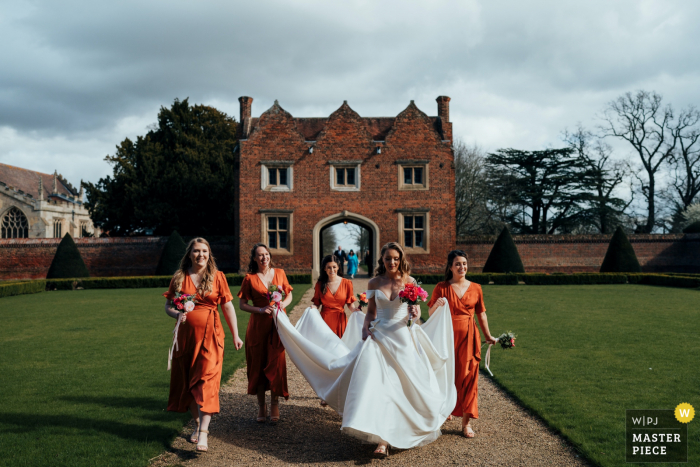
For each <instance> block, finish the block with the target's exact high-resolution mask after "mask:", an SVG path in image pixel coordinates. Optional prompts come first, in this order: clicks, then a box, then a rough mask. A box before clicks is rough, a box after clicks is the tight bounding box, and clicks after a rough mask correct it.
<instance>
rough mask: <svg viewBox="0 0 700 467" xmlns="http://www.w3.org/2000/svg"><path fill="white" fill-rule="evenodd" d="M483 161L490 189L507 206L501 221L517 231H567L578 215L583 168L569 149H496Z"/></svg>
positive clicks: (545, 232)
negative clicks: (485, 164)
mask: <svg viewBox="0 0 700 467" xmlns="http://www.w3.org/2000/svg"><path fill="white" fill-rule="evenodd" d="M486 162H487V172H488V183H489V185H490V187H491V190H493V192H494V193H497V194H500V196H502V197H503V199H504V200H505V201H506V203H505V204H506V205H509V206H510V208H509V209H508V210H507V212H506V213H505V219H504V220H505V221H507V223H509V224H510V225H512V226H513V227H514V228H515V229H517V230H518V231H519V232H522V233H525V234H552V233H555V232H556V231H562V230H563V231H567V230H570V229H571V228H572V226H573V225H575V224H576V222H577V221H578V219H579V218H580V216H581V210H582V207H581V204H582V202H583V201H584V198H583V197H582V195H581V188H582V175H583V172H584V170H585V167H584V165H583V163H582V161H580V160H579V159H578V158H577V157H576V155H575V154H574V151H573V150H572V149H571V148H561V149H545V150H543V151H522V150H519V149H499V150H498V151H496V152H495V153H491V154H489V155H488V156H487V158H486ZM514 208H515V209H514Z"/></svg>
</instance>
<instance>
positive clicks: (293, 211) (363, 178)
mask: <svg viewBox="0 0 700 467" xmlns="http://www.w3.org/2000/svg"><path fill="white" fill-rule="evenodd" d="M239 101H240V124H239V128H240V130H239V131H240V134H239V140H240V143H239V146H238V147H237V150H236V164H237V169H238V170H237V173H236V178H237V179H236V180H235V184H236V186H237V187H238V193H237V197H236V198H237V202H238V205H237V206H236V218H237V220H238V222H236V228H237V231H236V232H235V237H237V238H238V239H239V240H238V245H237V247H236V249H235V252H234V254H235V255H236V257H237V258H238V264H239V265H240V270H241V271H245V270H246V269H247V264H248V259H249V252H250V248H251V246H252V245H253V244H255V243H257V242H264V243H266V244H268V245H269V246H270V248H271V250H272V254H273V258H274V263H275V264H277V265H278V266H280V267H282V268H284V269H285V270H288V271H290V272H308V271H309V270H312V271H313V275H314V277H316V276H317V275H318V272H319V268H320V261H321V254H322V253H321V252H322V248H323V245H322V244H321V243H322V240H321V238H322V231H323V230H324V229H325V228H328V227H330V226H332V225H334V224H338V223H341V222H345V223H348V222H349V223H353V224H357V225H359V226H361V227H364V228H366V229H368V230H369V232H370V237H371V239H370V245H371V248H370V254H371V255H372V258H375V259H376V258H377V257H378V253H379V249H380V248H381V245H383V244H384V243H386V242H389V241H398V242H400V243H401V244H402V245H404V247H406V251H407V253H408V255H409V259H410V262H411V265H412V267H413V270H414V271H416V272H424V273H428V272H439V271H441V270H442V268H443V267H444V261H445V258H446V255H447V253H448V252H449V250H451V249H452V247H453V246H454V245H455V200H454V179H455V177H454V165H453V162H454V157H453V153H452V148H451V146H452V124H451V123H450V118H449V102H450V98H449V97H445V96H440V97H438V98H437V103H438V105H437V111H438V112H437V113H438V115H437V116H435V117H429V116H427V115H426V114H424V113H423V112H422V111H420V110H419V109H418V108H417V107H416V105H415V104H414V103H413V101H411V103H410V104H409V105H408V107H406V109H405V110H403V111H402V112H401V113H399V114H398V115H397V116H396V117H361V116H360V115H358V114H357V112H355V111H354V110H352V109H351V108H350V106H349V105H348V104H347V102H344V103H343V105H341V106H340V108H339V109H338V110H336V111H335V112H333V113H332V114H331V115H330V116H329V117H327V118H325V117H324V118H295V117H293V116H292V115H290V114H289V112H287V111H285V110H284V109H283V108H282V107H280V105H279V104H278V103H277V101H275V104H274V105H273V106H272V107H271V108H270V109H268V110H267V111H265V112H263V114H262V115H261V116H260V117H259V118H253V117H252V103H253V99H252V98H250V97H241V98H240V99H239Z"/></svg>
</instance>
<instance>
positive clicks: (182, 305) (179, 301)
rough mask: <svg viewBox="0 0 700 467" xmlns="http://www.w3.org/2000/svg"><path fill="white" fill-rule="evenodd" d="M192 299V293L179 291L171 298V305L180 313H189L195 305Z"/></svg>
mask: <svg viewBox="0 0 700 467" xmlns="http://www.w3.org/2000/svg"><path fill="white" fill-rule="evenodd" d="M194 299H195V296H194V295H190V294H186V293H181V294H178V296H177V297H176V298H175V299H174V300H173V306H174V307H175V308H176V309H177V311H179V312H180V313H189V312H190V311H192V310H194V306H195V305H196V303H195V300H194Z"/></svg>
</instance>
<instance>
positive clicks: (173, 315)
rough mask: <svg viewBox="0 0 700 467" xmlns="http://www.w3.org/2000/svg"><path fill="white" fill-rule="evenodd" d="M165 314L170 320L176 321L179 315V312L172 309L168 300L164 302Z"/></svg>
mask: <svg viewBox="0 0 700 467" xmlns="http://www.w3.org/2000/svg"><path fill="white" fill-rule="evenodd" d="M165 314H167V315H168V316H170V317H171V318H175V319H177V317H178V315H179V314H180V312H179V311H177V310H176V309H175V308H173V306H172V303H171V302H170V300H167V299H166V300H165Z"/></svg>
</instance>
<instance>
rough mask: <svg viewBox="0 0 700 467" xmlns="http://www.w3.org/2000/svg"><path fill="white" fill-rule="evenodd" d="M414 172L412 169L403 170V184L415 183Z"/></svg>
mask: <svg viewBox="0 0 700 467" xmlns="http://www.w3.org/2000/svg"><path fill="white" fill-rule="evenodd" d="M412 171H413V169H411V168H407V169H403V182H404V184H406V185H410V184H411V183H413V177H412V176H411V172H412Z"/></svg>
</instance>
